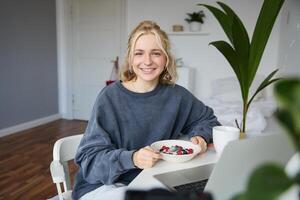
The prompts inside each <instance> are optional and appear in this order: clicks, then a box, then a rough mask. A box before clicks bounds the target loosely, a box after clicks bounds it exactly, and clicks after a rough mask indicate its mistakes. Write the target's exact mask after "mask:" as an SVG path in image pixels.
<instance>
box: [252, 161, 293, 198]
mask: <svg viewBox="0 0 300 200" xmlns="http://www.w3.org/2000/svg"><path fill="white" fill-rule="evenodd" d="M292 184H293V181H292V180H291V179H290V178H289V177H288V176H287V175H286V173H285V172H284V169H283V168H282V167H281V166H279V165H275V164H271V163H269V164H264V165H262V166H261V167H259V168H257V169H255V170H254V172H253V173H252V175H251V177H250V180H249V183H248V191H247V197H248V199H255V200H271V199H272V200H273V199H276V197H278V196H279V195H280V194H281V193H282V192H284V191H285V190H287V189H288V188H289V187H290V186H291V185H292Z"/></svg>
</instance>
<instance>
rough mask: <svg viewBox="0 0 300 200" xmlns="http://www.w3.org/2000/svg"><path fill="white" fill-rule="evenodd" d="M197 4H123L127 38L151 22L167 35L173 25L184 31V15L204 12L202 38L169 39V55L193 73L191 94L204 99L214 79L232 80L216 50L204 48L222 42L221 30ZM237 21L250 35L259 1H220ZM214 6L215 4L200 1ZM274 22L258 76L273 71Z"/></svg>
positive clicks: (131, 0)
mask: <svg viewBox="0 0 300 200" xmlns="http://www.w3.org/2000/svg"><path fill="white" fill-rule="evenodd" d="M199 2H200V1H199V0H152V1H148V0H127V34H129V33H130V31H131V30H132V29H133V28H134V27H135V26H136V25H137V24H138V23H139V22H140V21H142V20H154V21H156V22H157V23H158V24H159V25H160V26H161V27H162V28H163V29H164V30H165V31H167V32H168V31H171V28H172V25H173V24H182V25H184V27H185V30H188V24H187V23H186V22H185V21H184V19H185V18H186V13H187V12H193V11H198V10H200V9H202V10H204V12H205V14H206V18H205V24H204V25H203V27H202V31H203V32H208V33H209V35H206V36H200V35H195V36H182V35H181V36H178V35H177V36H170V39H171V42H172V44H173V53H174V54H175V56H176V57H182V58H183V60H184V62H185V63H186V65H187V66H189V67H192V68H194V69H195V77H194V80H195V83H194V84H195V85H194V94H195V95H196V96H197V97H198V98H200V99H204V98H207V97H209V96H210V95H211V83H212V82H213V81H214V80H216V79H218V78H223V77H228V76H233V75H234V74H233V71H232V70H231V67H230V66H229V64H228V63H227V61H226V60H225V59H224V57H223V55H221V54H220V53H219V52H218V50H217V49H216V48H214V47H213V46H208V44H209V43H210V42H212V41H215V40H224V39H226V36H225V34H224V33H223V30H222V29H221V27H220V25H219V24H218V22H217V21H216V19H215V18H214V17H213V16H212V15H211V14H210V12H209V11H208V10H206V9H204V8H202V7H199V6H197V4H198V3H199ZM223 2H224V3H226V4H227V5H229V6H230V7H232V8H233V10H235V12H236V13H237V14H238V15H239V16H240V17H241V19H242V21H243V22H244V23H245V26H246V28H247V30H248V31H249V33H250V35H252V32H253V30H254V26H255V22H256V19H257V17H258V15H259V11H260V8H261V5H262V2H263V1H262V0H223ZM201 3H207V4H210V5H215V6H217V4H216V3H215V1H209V0H206V1H204V0H203V1H201ZM279 21H280V20H277V22H276V25H275V26H274V29H273V32H272V34H271V37H270V40H269V42H268V46H267V49H266V51H265V54H264V56H263V59H262V62H261V66H260V68H261V69H260V70H259V73H262V74H265V75H267V74H268V73H270V72H271V71H272V70H273V69H275V68H276V67H277V62H278V46H279V23H278V22H279Z"/></svg>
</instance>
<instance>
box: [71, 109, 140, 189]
mask: <svg viewBox="0 0 300 200" xmlns="http://www.w3.org/2000/svg"><path fill="white" fill-rule="evenodd" d="M99 117H100V113H99V109H98V108H96V109H95V108H94V111H93V114H92V117H91V119H90V121H89V123H88V127H87V129H86V132H85V134H84V136H83V139H82V141H81V143H80V145H79V148H78V150H77V153H76V156H75V162H76V163H77V164H78V165H79V166H80V167H81V170H82V174H83V178H84V179H85V180H86V181H87V182H88V183H90V184H96V183H102V184H112V183H114V182H115V181H117V179H118V178H119V176H120V175H121V174H123V173H126V172H127V171H128V170H130V169H133V168H135V166H134V164H133V161H132V154H133V152H134V151H128V150H126V149H117V148H116V145H115V144H114V143H113V141H112V140H111V137H110V135H109V133H107V132H106V131H105V130H104V129H103V127H102V126H101V124H100V120H99Z"/></svg>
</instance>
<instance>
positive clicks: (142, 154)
mask: <svg viewBox="0 0 300 200" xmlns="http://www.w3.org/2000/svg"><path fill="white" fill-rule="evenodd" d="M161 157H162V156H161V155H160V154H159V153H157V152H155V151H154V150H153V149H152V148H151V147H149V146H146V147H144V148H142V149H140V150H138V151H136V152H134V153H133V163H134V165H135V166H136V167H138V168H140V169H147V168H151V167H153V166H154V165H155V163H156V162H157V161H158V160H159V159H161Z"/></svg>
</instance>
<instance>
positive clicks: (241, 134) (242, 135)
mask: <svg viewBox="0 0 300 200" xmlns="http://www.w3.org/2000/svg"><path fill="white" fill-rule="evenodd" d="M246 137H247V135H246V133H245V132H240V140H241V139H245V138H246Z"/></svg>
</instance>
